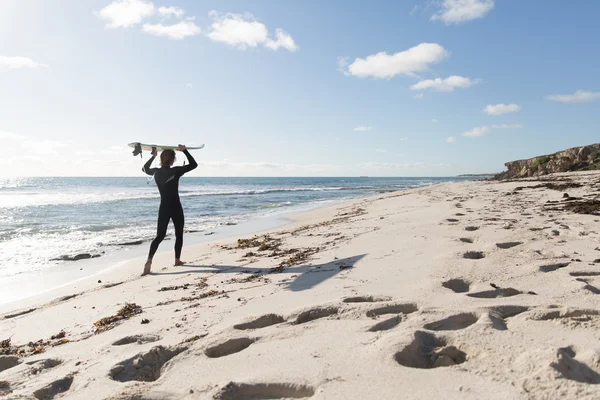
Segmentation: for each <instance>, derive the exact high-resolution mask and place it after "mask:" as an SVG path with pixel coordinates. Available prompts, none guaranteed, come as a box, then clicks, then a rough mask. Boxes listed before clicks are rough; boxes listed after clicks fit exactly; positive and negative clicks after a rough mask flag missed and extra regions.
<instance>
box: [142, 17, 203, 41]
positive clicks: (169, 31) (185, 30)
mask: <svg viewBox="0 0 600 400" xmlns="http://www.w3.org/2000/svg"><path fill="white" fill-rule="evenodd" d="M142 29H143V31H144V32H146V33H149V34H150V35H154V36H165V37H168V38H169V39H174V40H181V39H185V38H186V37H188V36H194V35H199V34H200V32H201V29H200V27H199V26H198V25H196V24H195V23H194V21H193V20H192V19H188V20H186V21H180V22H178V23H176V24H173V25H163V24H144V26H143V28H142Z"/></svg>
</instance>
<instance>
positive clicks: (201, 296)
mask: <svg viewBox="0 0 600 400" xmlns="http://www.w3.org/2000/svg"><path fill="white" fill-rule="evenodd" d="M225 293H226V292H225V291H224V290H214V289H211V290H209V291H208V292H204V293H202V294H199V295H198V296H186V297H182V298H180V299H177V300H169V301H161V302H160V303H158V304H156V305H157V306H166V305H169V304H173V303H175V302H177V301H195V300H201V299H206V298H207V297H213V296H218V295H221V294H225Z"/></svg>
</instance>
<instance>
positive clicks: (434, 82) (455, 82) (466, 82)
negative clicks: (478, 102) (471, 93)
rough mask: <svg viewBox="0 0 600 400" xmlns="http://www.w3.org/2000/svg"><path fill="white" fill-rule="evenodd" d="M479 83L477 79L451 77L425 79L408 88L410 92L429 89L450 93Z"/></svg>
mask: <svg viewBox="0 0 600 400" xmlns="http://www.w3.org/2000/svg"><path fill="white" fill-rule="evenodd" d="M478 83H479V79H469V78H465V77H463V76H458V75H452V76H449V77H447V78H446V79H441V78H436V79H426V80H423V81H421V82H418V83H415V84H414V85H412V86H411V87H410V89H411V90H426V89H431V90H435V91H437V92H452V91H454V89H456V88H460V89H466V88H468V87H470V86H473V85H476V84H478Z"/></svg>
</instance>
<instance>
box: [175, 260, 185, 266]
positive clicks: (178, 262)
mask: <svg viewBox="0 0 600 400" xmlns="http://www.w3.org/2000/svg"><path fill="white" fill-rule="evenodd" d="M182 265H185V262H184V261H181V260H175V266H176V267H181V266H182Z"/></svg>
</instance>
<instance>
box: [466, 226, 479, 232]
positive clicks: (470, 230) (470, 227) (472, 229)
mask: <svg viewBox="0 0 600 400" xmlns="http://www.w3.org/2000/svg"><path fill="white" fill-rule="evenodd" d="M478 229H479V227H478V226H467V227H466V228H465V231H467V232H474V231H476V230H478Z"/></svg>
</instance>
